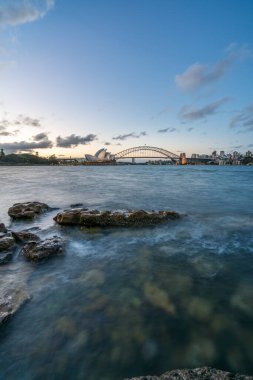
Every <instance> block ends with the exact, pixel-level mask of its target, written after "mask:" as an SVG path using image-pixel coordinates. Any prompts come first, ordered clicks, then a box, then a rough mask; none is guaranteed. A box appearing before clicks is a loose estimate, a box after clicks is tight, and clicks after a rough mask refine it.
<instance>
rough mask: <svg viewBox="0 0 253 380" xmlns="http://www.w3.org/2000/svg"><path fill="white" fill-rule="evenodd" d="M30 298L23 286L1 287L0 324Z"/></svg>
mask: <svg viewBox="0 0 253 380" xmlns="http://www.w3.org/2000/svg"><path fill="white" fill-rule="evenodd" d="M29 299H30V296H29V294H28V293H27V291H26V289H25V288H20V289H16V288H8V289H1V292H0V324H1V323H3V322H5V321H7V320H8V319H9V318H10V317H11V316H12V315H13V314H15V313H16V312H17V311H18V309H19V308H20V307H21V306H22V305H23V303H25V302H26V301H27V300H29Z"/></svg>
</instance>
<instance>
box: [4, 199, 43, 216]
mask: <svg viewBox="0 0 253 380" xmlns="http://www.w3.org/2000/svg"><path fill="white" fill-rule="evenodd" d="M47 210H49V206H48V205H46V204H45V203H41V202H26V203H15V204H14V205H13V206H12V207H10V208H9V210H8V214H9V216H11V217H12V218H13V219H33V218H34V217H35V216H37V215H39V214H41V213H43V212H45V211H47Z"/></svg>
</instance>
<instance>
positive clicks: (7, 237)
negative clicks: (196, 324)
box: [0, 202, 180, 324]
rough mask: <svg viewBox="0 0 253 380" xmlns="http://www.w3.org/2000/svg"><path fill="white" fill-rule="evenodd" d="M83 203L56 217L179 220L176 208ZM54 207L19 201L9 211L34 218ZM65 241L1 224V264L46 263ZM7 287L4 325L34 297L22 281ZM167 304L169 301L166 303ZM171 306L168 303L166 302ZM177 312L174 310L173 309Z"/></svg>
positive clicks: (138, 222)
mask: <svg viewBox="0 0 253 380" xmlns="http://www.w3.org/2000/svg"><path fill="white" fill-rule="evenodd" d="M80 206H82V205H80V204H73V205H71V208H70V209H67V210H64V211H62V212H59V213H58V214H57V215H56V216H55V217H54V220H55V221H56V223H57V224H59V225H67V226H75V225H77V226H85V227H87V228H89V227H95V226H96V227H97V226H99V227H137V226H138V227H145V226H150V225H156V224H160V223H165V222H166V221H170V220H175V219H178V218H179V217H180V216H179V214H178V213H176V212H174V211H157V212H155V211H152V212H148V211H144V210H135V211H130V210H129V211H98V210H91V211H89V210H87V209H84V208H82V207H80ZM50 210H53V209H52V208H51V207H49V206H48V205H47V204H45V203H42V202H25V203H15V204H14V205H13V206H12V207H10V208H9V210H8V215H9V216H10V217H11V218H12V219H13V220H24V221H26V220H28V221H29V220H31V219H36V217H38V216H39V215H41V214H43V213H46V212H47V211H50ZM65 243H66V242H65V241H64V239H62V238H61V237H59V236H52V237H50V238H47V239H44V240H41V239H40V237H39V236H38V235H36V234H34V233H33V232H31V231H30V230H29V229H27V230H20V231H12V230H10V229H8V228H6V226H5V225H4V224H3V223H0V265H6V264H10V263H11V262H12V261H13V259H14V257H19V256H20V257H24V258H25V259H26V260H28V261H31V262H43V261H45V260H47V259H48V258H50V257H52V256H58V255H63V254H64V252H65ZM12 285H13V284H12V283H11V284H10V286H6V285H5V286H3V287H2V288H1V290H0V324H1V323H3V322H5V321H6V320H8V319H9V318H10V317H11V316H12V315H13V314H15V313H16V312H17V310H18V309H19V308H20V307H21V306H22V304H23V303H24V302H25V301H27V300H29V298H30V296H29V294H28V292H27V290H26V289H25V287H24V285H23V284H22V286H21V287H19V286H18V285H17V284H16V285H15V286H12ZM165 303H166V302H165ZM166 305H167V303H166ZM170 311H171V312H173V310H170Z"/></svg>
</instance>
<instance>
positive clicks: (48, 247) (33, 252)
mask: <svg viewBox="0 0 253 380" xmlns="http://www.w3.org/2000/svg"><path fill="white" fill-rule="evenodd" d="M63 248H64V241H63V239H62V238H60V237H58V236H53V237H51V238H49V239H46V240H43V241H39V242H35V241H32V242H30V243H27V244H26V245H25V246H24V247H23V249H22V250H21V254H22V255H23V256H25V257H26V258H27V259H28V260H30V261H40V260H42V259H45V258H48V257H50V256H53V255H60V254H63Z"/></svg>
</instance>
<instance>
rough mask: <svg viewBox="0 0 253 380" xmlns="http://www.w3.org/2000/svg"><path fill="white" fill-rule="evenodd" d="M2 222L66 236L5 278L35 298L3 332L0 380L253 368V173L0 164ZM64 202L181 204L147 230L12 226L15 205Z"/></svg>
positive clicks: (43, 223)
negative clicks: (57, 249) (61, 249)
mask: <svg viewBox="0 0 253 380" xmlns="http://www.w3.org/2000/svg"><path fill="white" fill-rule="evenodd" d="M0 176H1V180H0V181H1V186H0V191H1V193H0V206H1V207H0V221H2V222H4V223H6V224H7V225H10V226H11V228H12V229H14V230H18V229H22V228H31V227H35V226H38V227H40V229H39V230H38V234H39V235H40V236H41V237H48V236H51V235H54V234H57V235H61V236H64V237H65V238H66V239H67V242H68V243H67V248H66V254H65V256H64V257H56V258H55V259H51V260H49V261H47V262H44V263H41V264H37V265H34V264H30V263H27V262H25V261H24V260H23V258H22V257H20V256H18V254H17V256H16V257H15V259H14V261H13V262H12V263H11V264H8V265H5V266H1V267H0V276H1V279H2V280H4V279H5V278H8V276H12V278H13V281H14V282H15V281H17V283H20V282H24V283H25V284H27V288H28V291H29V293H30V294H31V296H32V298H31V300H30V301H29V302H28V303H27V304H26V305H24V307H23V308H22V309H21V310H20V311H19V312H18V313H17V314H16V316H15V317H14V318H12V319H11V320H10V321H9V322H8V323H6V324H5V325H3V326H1V329H0V380H14V379H15V380H16V379H19V380H35V379H36V380H42V379H43V380H44V379H50V380H51V379H52V380H62V379H66V380H67V379H68V380H70V379H73V380H76V379H77V380H78V379H80V380H81V379H82V380H83V379H87V380H101V379H103V380H119V379H123V378H125V377H130V376H137V375H147V374H159V373H162V372H165V371H167V370H170V369H173V368H183V367H196V366H204V365H208V366H215V367H219V368H221V369H224V370H230V371H233V372H235V371H238V372H241V373H248V374H253V280H252V278H253V277H252V274H253V233H252V230H253V228H252V227H253V209H252V205H253V191H252V188H253V169H252V168H250V167H204V166H200V167H175V166H171V167H170V166H162V167H158V166H124V167H1V168H0ZM30 200H38V201H42V202H45V203H48V204H49V205H50V206H52V207H59V208H60V209H63V208H66V207H69V205H70V204H72V203H83V205H84V206H85V207H89V208H98V209H127V208H131V209H132V208H136V209H140V208H141V209H147V210H152V209H154V210H159V209H171V210H175V211H178V212H180V213H182V214H184V217H183V218H182V219H181V220H179V221H173V222H170V223H168V224H164V225H162V226H156V227H148V228H137V229H136V228H135V229H132V228H130V229H124V228H117V229H113V228H106V229H99V228H92V229H90V230H86V229H84V228H78V227H75V228H69V227H60V226H57V225H55V224H54V222H53V219H52V218H53V216H54V215H55V213H56V212H57V211H52V212H50V213H48V214H46V215H44V216H41V217H39V218H38V219H37V220H36V221H34V222H30V223H24V222H11V221H10V220H9V218H8V215H7V210H8V208H9V207H10V206H11V205H12V204H13V203H15V202H20V201H22V202H23V201H30Z"/></svg>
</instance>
